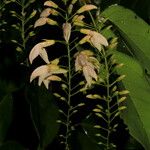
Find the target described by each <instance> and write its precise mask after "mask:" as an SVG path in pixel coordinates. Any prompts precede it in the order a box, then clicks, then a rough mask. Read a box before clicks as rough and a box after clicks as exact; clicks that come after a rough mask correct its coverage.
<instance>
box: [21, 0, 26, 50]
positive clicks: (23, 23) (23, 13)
mask: <svg viewBox="0 0 150 150" xmlns="http://www.w3.org/2000/svg"><path fill="white" fill-rule="evenodd" d="M21 14H22V20H21V38H22V47H23V50H25V48H26V41H25V10H24V1H23V2H22V11H21Z"/></svg>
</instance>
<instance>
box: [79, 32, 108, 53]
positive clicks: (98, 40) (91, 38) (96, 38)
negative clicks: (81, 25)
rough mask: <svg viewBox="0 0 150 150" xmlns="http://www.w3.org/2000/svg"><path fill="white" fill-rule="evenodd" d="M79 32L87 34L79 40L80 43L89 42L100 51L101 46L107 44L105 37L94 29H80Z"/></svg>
mask: <svg viewBox="0 0 150 150" xmlns="http://www.w3.org/2000/svg"><path fill="white" fill-rule="evenodd" d="M80 32H81V33H83V34H87V35H86V36H85V37H84V38H83V39H81V41H80V42H79V43H80V44H84V43H85V42H89V43H90V44H91V45H93V46H94V47H95V48H97V49H98V50H99V51H101V46H102V45H103V46H108V41H107V39H106V38H105V37H104V36H103V35H102V34H100V33H98V32H96V31H92V30H89V29H81V30H80Z"/></svg>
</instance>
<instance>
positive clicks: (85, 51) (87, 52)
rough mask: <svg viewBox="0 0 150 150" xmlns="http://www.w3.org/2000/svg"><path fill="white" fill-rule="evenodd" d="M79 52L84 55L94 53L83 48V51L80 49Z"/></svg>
mask: <svg viewBox="0 0 150 150" xmlns="http://www.w3.org/2000/svg"><path fill="white" fill-rule="evenodd" d="M81 53H82V54H83V55H86V56H93V55H94V53H93V52H92V51H91V50H83V51H81Z"/></svg>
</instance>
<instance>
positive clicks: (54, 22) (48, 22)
mask: <svg viewBox="0 0 150 150" xmlns="http://www.w3.org/2000/svg"><path fill="white" fill-rule="evenodd" d="M46 23H47V24H49V25H52V26H55V25H58V23H57V21H55V20H53V19H50V18H47V20H46Z"/></svg>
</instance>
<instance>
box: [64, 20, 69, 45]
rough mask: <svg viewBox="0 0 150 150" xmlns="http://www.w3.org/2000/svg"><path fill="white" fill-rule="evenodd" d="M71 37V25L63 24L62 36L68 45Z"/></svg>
mask: <svg viewBox="0 0 150 150" xmlns="http://www.w3.org/2000/svg"><path fill="white" fill-rule="evenodd" d="M70 35H71V24H70V23H68V22H66V23H64V24H63V36H64V39H65V41H66V42H67V43H68V42H69V39H70Z"/></svg>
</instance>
